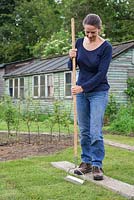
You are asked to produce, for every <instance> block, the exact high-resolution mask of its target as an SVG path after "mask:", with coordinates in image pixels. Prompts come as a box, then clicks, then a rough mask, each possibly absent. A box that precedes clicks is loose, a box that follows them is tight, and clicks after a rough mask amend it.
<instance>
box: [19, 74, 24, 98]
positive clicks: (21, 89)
mask: <svg viewBox="0 0 134 200" xmlns="http://www.w3.org/2000/svg"><path fill="white" fill-rule="evenodd" d="M20 97H21V98H24V78H20Z"/></svg>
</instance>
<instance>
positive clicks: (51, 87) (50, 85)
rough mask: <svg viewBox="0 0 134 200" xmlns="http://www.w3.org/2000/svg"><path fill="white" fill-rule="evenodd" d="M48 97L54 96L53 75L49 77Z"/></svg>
mask: <svg viewBox="0 0 134 200" xmlns="http://www.w3.org/2000/svg"><path fill="white" fill-rule="evenodd" d="M47 96H48V97H52V96H53V79H52V75H47Z"/></svg>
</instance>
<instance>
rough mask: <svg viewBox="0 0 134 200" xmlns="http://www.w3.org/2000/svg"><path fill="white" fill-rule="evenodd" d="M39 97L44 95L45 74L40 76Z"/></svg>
mask: <svg viewBox="0 0 134 200" xmlns="http://www.w3.org/2000/svg"><path fill="white" fill-rule="evenodd" d="M40 97H45V75H42V76H40Z"/></svg>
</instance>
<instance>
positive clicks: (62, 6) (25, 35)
mask: <svg viewBox="0 0 134 200" xmlns="http://www.w3.org/2000/svg"><path fill="white" fill-rule="evenodd" d="M133 7H134V1H133V0H115V1H113V0H101V1H100V0H96V1H94V0H90V1H89V0H81V1H80V2H79V1H77V0H68V1H66V0H62V1H54V0H38V1H37V0H32V1H31V0H23V1H18V0H12V1H11V0H8V1H6V0H1V2H0V13H1V16H0V24H1V27H0V63H2V62H6V63H7V62H11V61H16V60H22V59H25V58H29V57H33V56H36V57H38V56H42V55H44V56H48V55H57V54H63V53H66V52H67V51H68V46H69V44H70V41H68V39H69V38H70V36H69V37H68V35H67V33H66V30H68V33H70V29H71V27H70V19H71V17H74V18H75V25H76V35H78V34H77V33H78V32H82V31H83V27H82V20H83V18H84V17H85V15H86V14H88V13H96V14H98V15H100V17H101V18H102V21H103V24H104V35H105V38H108V39H110V40H111V41H112V42H120V41H124V40H132V39H133V35H134V29H133V20H134V15H133ZM60 30H62V31H60ZM60 32H61V34H62V37H61V38H62V39H61V38H60V36H61V35H60ZM57 35H59V37H58V36H57ZM52 36H56V37H57V38H58V41H56V39H55V38H54V37H52ZM63 38H64V39H63ZM65 38H66V39H65ZM52 40H53V41H52ZM63 42H65V43H63ZM43 50H44V52H43Z"/></svg>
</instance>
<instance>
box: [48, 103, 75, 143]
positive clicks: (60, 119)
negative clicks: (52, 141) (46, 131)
mask: <svg viewBox="0 0 134 200" xmlns="http://www.w3.org/2000/svg"><path fill="white" fill-rule="evenodd" d="M56 124H57V125H58V132H59V140H60V136H61V127H62V126H63V127H65V128H67V130H68V133H70V129H69V126H70V124H71V119H70V112H68V111H67V110H66V108H65V105H64V103H63V102H62V101H58V100H56V101H55V102H54V104H53V111H52V113H51V115H50V117H49V118H48V120H47V125H49V127H50V133H51V135H52V132H53V128H54V126H55V125H56Z"/></svg>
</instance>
